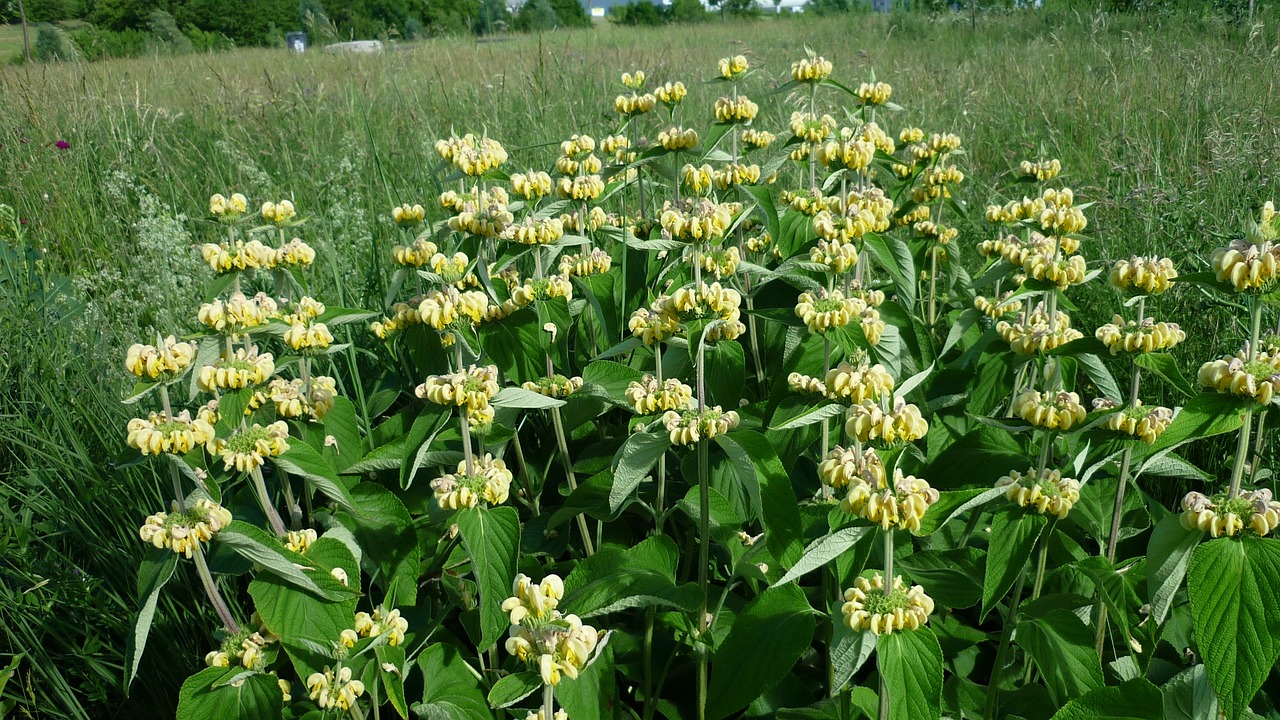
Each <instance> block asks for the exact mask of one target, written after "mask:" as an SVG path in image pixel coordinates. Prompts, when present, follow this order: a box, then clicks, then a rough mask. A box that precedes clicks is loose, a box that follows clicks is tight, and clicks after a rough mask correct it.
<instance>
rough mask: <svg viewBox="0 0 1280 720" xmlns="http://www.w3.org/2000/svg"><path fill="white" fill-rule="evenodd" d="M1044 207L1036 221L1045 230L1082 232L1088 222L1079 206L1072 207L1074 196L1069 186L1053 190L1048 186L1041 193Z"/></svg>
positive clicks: (1062, 232) (1067, 232) (1065, 232)
mask: <svg viewBox="0 0 1280 720" xmlns="http://www.w3.org/2000/svg"><path fill="white" fill-rule="evenodd" d="M1041 198H1042V199H1043V200H1044V204H1045V208H1044V210H1042V211H1041V212H1040V216H1039V217H1038V218H1037V221H1038V222H1039V223H1040V229H1042V230H1044V231H1045V232H1055V233H1061V234H1064V235H1066V234H1069V233H1078V232H1083V231H1084V229H1085V227H1086V226H1087V225H1088V224H1089V222H1088V220H1086V219H1085V216H1084V212H1082V211H1081V210H1080V208H1077V207H1072V204H1073V203H1074V202H1075V196H1074V194H1073V193H1072V191H1071V189H1070V188H1063V189H1061V190H1054V189H1053V188H1049V189H1047V190H1045V191H1044V192H1043V193H1042V194H1041Z"/></svg>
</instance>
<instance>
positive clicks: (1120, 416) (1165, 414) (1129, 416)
mask: <svg viewBox="0 0 1280 720" xmlns="http://www.w3.org/2000/svg"><path fill="white" fill-rule="evenodd" d="M1098 405H1099V403H1098V401H1097V400H1095V401H1094V407H1095V408H1096V407H1098ZM1171 422H1173V411H1172V410H1170V409H1169V408H1166V407H1147V406H1144V405H1143V404H1142V402H1141V401H1139V402H1138V404H1137V405H1133V406H1129V407H1126V408H1124V409H1123V410H1118V411H1117V412H1116V413H1115V414H1113V415H1112V416H1111V417H1110V418H1109V419H1108V420H1107V429H1108V430H1113V431H1115V432H1118V433H1120V434H1122V435H1129V436H1131V437H1135V438H1138V439H1139V440H1141V441H1142V442H1144V443H1146V444H1148V445H1150V444H1152V443H1154V442H1155V441H1156V440H1157V439H1158V438H1159V437H1160V435H1161V434H1163V433H1164V431H1165V430H1166V429H1167V428H1168V427H1169V423H1171Z"/></svg>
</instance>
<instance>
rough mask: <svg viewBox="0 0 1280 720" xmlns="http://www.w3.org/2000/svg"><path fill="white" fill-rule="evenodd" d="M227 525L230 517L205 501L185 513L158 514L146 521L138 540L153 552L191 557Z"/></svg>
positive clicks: (213, 504)
mask: <svg viewBox="0 0 1280 720" xmlns="http://www.w3.org/2000/svg"><path fill="white" fill-rule="evenodd" d="M230 524H231V513H230V512H228V511H227V509H226V508H224V507H222V506H221V505H219V504H217V503H215V502H214V501H212V500H210V499H208V498H201V499H199V500H197V501H195V503H193V504H192V506H191V507H190V508H189V509H188V510H187V511H186V512H185V513H172V514H170V513H164V512H159V513H156V514H155V515H151V516H148V517H147V520H146V522H145V523H143V525H142V527H141V528H139V529H138V536H139V537H140V538H142V541H143V542H146V543H150V544H152V545H154V546H155V547H157V548H169V549H170V550H172V551H174V552H175V553H178V554H179V555H183V556H185V557H191V556H192V555H193V554H195V551H196V549H197V548H198V547H199V545H200V543H207V542H209V541H210V540H212V539H213V536H214V535H216V534H218V531H219V530H222V529H223V528H224V527H226V526H228V525H230Z"/></svg>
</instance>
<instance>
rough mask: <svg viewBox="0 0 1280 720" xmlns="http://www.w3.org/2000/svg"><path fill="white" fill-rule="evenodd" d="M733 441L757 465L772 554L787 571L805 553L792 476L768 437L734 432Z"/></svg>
mask: <svg viewBox="0 0 1280 720" xmlns="http://www.w3.org/2000/svg"><path fill="white" fill-rule="evenodd" d="M729 437H731V438H733V441H734V442H735V443H737V444H738V446H739V447H741V448H742V449H743V450H744V451H746V453H747V455H748V456H749V457H750V458H751V462H752V463H753V464H754V465H755V468H756V479H757V482H759V484H760V504H761V520H762V521H763V523H764V528H765V530H766V532H765V542H766V543H767V544H768V546H769V552H770V553H772V554H773V556H774V557H775V558H777V560H778V562H780V563H782V566H783V567H791V566H792V565H794V564H795V563H796V562H797V561H799V559H800V555H801V553H803V551H804V534H803V530H802V528H801V526H800V508H799V503H797V502H796V494H795V489H794V488H792V486H791V474H790V473H788V472H787V471H786V469H785V468H784V467H783V465H782V461H781V460H780V459H779V458H778V453H777V451H776V450H774V448H773V444H772V443H770V442H769V440H768V439H767V438H766V437H765V436H764V435H761V434H760V433H758V432H755V431H753V430H734V431H733V432H730V433H729Z"/></svg>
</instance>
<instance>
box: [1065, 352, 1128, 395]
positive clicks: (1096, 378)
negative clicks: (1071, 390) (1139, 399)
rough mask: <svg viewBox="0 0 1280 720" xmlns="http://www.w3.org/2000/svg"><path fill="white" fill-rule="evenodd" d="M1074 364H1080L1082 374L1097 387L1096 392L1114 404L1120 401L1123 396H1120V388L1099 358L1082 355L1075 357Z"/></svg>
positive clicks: (1089, 354)
mask: <svg viewBox="0 0 1280 720" xmlns="http://www.w3.org/2000/svg"><path fill="white" fill-rule="evenodd" d="M1076 362H1078V363H1080V368H1081V369H1082V370H1084V374H1085V375H1087V376H1089V380H1091V381H1092V382H1093V384H1094V385H1095V386H1097V388H1098V392H1101V393H1102V394H1103V395H1105V396H1107V397H1109V398H1111V399H1112V400H1114V401H1115V402H1120V401H1121V399H1122V398H1123V397H1124V395H1122V394H1120V386H1119V385H1117V384H1116V379H1115V378H1114V377H1112V376H1111V371H1110V370H1108V369H1107V366H1106V365H1105V364H1103V362H1102V359H1101V358H1099V357H1098V356H1097V355H1094V354H1093V353H1082V354H1080V355H1077V356H1076Z"/></svg>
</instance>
